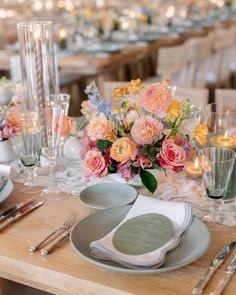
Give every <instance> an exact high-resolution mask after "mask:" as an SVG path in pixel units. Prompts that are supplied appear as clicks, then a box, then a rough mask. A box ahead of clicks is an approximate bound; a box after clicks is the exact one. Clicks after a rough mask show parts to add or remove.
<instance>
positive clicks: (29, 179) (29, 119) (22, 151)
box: [13, 112, 41, 194]
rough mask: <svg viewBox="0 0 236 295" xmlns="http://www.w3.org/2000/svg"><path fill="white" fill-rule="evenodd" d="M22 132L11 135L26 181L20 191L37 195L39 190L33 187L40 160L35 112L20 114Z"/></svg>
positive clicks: (38, 134)
mask: <svg viewBox="0 0 236 295" xmlns="http://www.w3.org/2000/svg"><path fill="white" fill-rule="evenodd" d="M20 120H21V123H22V130H21V131H20V132H18V133H16V134H14V135H13V142H14V145H15V149H16V152H17V154H18V155H19V157H20V160H21V163H22V165H23V167H24V174H25V177H26V180H25V182H24V186H23V188H20V191H22V192H24V193H30V194H32V193H39V192H40V188H38V187H37V186H36V185H35V178H36V176H37V170H38V163H39V160H40V151H41V146H40V128H39V119H38V114H37V113H36V112H26V113H23V114H21V116H20Z"/></svg>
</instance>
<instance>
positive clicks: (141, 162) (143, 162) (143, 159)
mask: <svg viewBox="0 0 236 295" xmlns="http://www.w3.org/2000/svg"><path fill="white" fill-rule="evenodd" d="M134 166H135V167H141V168H142V169H148V168H151V167H152V161H151V160H150V159H149V158H148V156H147V155H141V156H139V158H138V160H137V161H136V162H135V163H134Z"/></svg>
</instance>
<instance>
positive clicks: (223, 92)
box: [215, 89, 236, 111]
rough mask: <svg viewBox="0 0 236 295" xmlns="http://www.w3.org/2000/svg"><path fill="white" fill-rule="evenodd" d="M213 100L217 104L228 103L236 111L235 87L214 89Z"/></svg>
mask: <svg viewBox="0 0 236 295" xmlns="http://www.w3.org/2000/svg"><path fill="white" fill-rule="evenodd" d="M215 102H216V103H217V104H219V105H224V106H227V105H228V106H229V105H230V107H232V109H234V110H235V111H236V89H216V91H215Z"/></svg>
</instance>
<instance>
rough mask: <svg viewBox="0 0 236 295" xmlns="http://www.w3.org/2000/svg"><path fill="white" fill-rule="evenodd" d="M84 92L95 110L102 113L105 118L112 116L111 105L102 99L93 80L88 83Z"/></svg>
mask: <svg viewBox="0 0 236 295" xmlns="http://www.w3.org/2000/svg"><path fill="white" fill-rule="evenodd" d="M84 92H85V93H86V94H87V95H88V99H89V101H90V102H91V104H92V108H93V110H94V111H95V112H99V113H103V114H104V115H105V116H106V117H107V118H111V117H112V105H111V104H110V103H109V102H107V101H105V100H104V99H103V97H102V96H101V94H100V92H99V90H98V88H97V85H96V84H95V82H94V81H92V82H91V83H89V85H88V86H87V87H86V89H85V91H84Z"/></svg>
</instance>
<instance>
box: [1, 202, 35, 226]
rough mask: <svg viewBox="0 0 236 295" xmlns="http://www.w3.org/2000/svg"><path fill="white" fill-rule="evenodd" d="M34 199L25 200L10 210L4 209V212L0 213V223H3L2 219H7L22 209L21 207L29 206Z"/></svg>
mask: <svg viewBox="0 0 236 295" xmlns="http://www.w3.org/2000/svg"><path fill="white" fill-rule="evenodd" d="M33 199H34V198H29V199H27V200H24V201H22V202H20V203H18V204H16V205H14V206H12V207H11V208H8V209H6V210H5V211H3V212H1V213H0V221H3V220H4V219H6V218H7V217H9V216H10V215H11V214H13V213H15V212H16V211H17V210H19V209H20V208H22V207H23V206H25V205H27V204H29V203H30V202H32V201H33Z"/></svg>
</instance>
